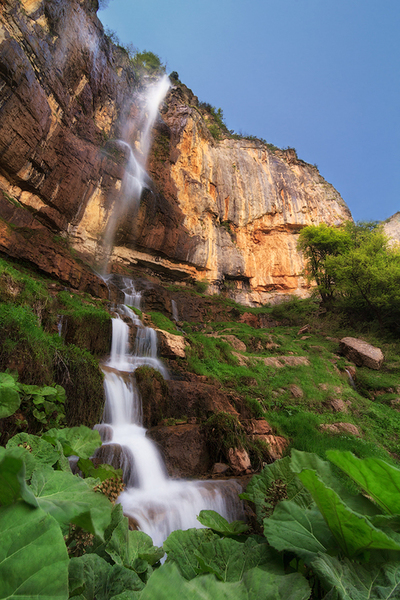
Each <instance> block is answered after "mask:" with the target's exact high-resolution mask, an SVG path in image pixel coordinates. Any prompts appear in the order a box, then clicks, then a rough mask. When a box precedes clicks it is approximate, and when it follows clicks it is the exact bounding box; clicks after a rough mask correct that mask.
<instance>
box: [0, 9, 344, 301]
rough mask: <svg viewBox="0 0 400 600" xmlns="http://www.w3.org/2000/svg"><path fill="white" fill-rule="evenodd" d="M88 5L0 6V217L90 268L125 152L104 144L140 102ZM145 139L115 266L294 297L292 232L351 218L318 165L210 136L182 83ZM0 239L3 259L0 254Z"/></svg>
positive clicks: (138, 89) (258, 296) (130, 75)
mask: <svg viewBox="0 0 400 600" xmlns="http://www.w3.org/2000/svg"><path fill="white" fill-rule="evenodd" d="M93 4H94V3H93V2H91V0H81V1H79V0H70V1H69V2H66V1H65V0H21V2H20V3H18V2H15V1H14V0H5V2H3V5H2V6H1V7H0V11H1V12H0V19H1V20H0V23H1V25H0V27H1V28H0V85H1V90H0V94H1V104H0V186H1V188H2V189H3V190H4V191H5V192H6V196H5V197H4V198H2V200H1V203H0V215H1V216H2V217H3V219H4V218H5V220H6V221H7V222H8V223H9V224H10V223H11V224H12V225H13V226H14V232H15V227H17V228H18V227H25V228H26V227H29V228H31V229H32V228H35V227H36V228H37V229H41V230H42V235H41V239H42V240H43V244H45V241H44V240H45V237H46V236H45V234H44V232H45V231H50V232H51V233H61V235H68V236H69V239H70V242H71V243H72V245H73V246H74V247H75V249H76V250H78V251H79V252H80V253H81V254H82V255H83V256H84V257H85V258H86V259H87V260H89V261H90V262H91V263H92V264H96V261H98V260H101V259H102V255H103V236H104V232H105V230H106V226H107V222H108V221H109V219H110V216H111V214H112V211H113V208H114V207H115V206H116V205H117V204H118V202H120V201H121V198H120V188H121V180H122V177H123V172H124V166H125V164H126V156H125V155H124V153H123V152H121V149H120V148H118V147H117V146H116V145H115V142H114V141H113V140H115V139H118V138H119V137H121V135H122V133H121V131H122V129H123V127H124V125H125V124H126V123H127V122H128V123H129V122H131V123H134V121H135V117H137V115H138V114H139V112H140V105H141V102H142V99H143V95H142V84H141V83H140V82H138V80H137V77H136V75H135V72H134V71H133V68H132V66H131V64H130V61H129V57H128V56H127V55H126V53H124V52H123V51H122V50H118V49H115V48H113V47H112V45H111V44H110V43H109V41H108V40H107V39H106V38H105V37H104V34H103V30H102V26H101V24H100V22H99V21H98V19H97V17H96V13H95V7H94V8H93ZM154 133H155V140H154V144H153V148H152V153H151V157H150V161H149V165H148V171H149V174H150V175H151V178H152V183H150V184H149V186H148V187H149V189H147V190H145V191H144V193H143V194H142V197H141V202H140V206H139V209H138V210H134V208H133V207H131V208H128V209H127V211H125V213H123V214H122V215H121V219H120V223H119V226H118V228H117V232H116V240H115V248H114V251H113V259H114V262H115V263H121V264H122V265H124V266H127V267H132V266H133V267H135V266H139V267H142V268H143V267H145V268H147V269H150V270H151V271H153V272H156V273H159V274H161V275H163V276H165V277H168V278H169V279H171V280H174V279H183V280H184V279H192V280H193V279H207V280H208V281H210V282H211V284H212V286H211V288H210V289H211V290H214V291H216V290H218V289H221V287H222V286H225V288H226V289H229V290H230V291H231V293H232V295H234V296H235V297H236V298H237V299H238V300H241V301H245V302H263V301H265V300H268V299H270V298H271V297H273V296H274V295H275V294H277V293H297V294H302V293H304V292H305V288H303V281H302V279H301V276H300V273H301V271H302V268H303V264H302V260H301V257H300V256H299V254H298V253H297V251H296V241H297V234H298V232H299V230H300V229H301V227H303V226H304V225H308V224H311V223H315V224H317V223H320V222H325V223H328V224H336V223H339V222H341V221H342V220H344V219H349V218H351V215H350V212H349V211H348V209H347V207H346V205H345V204H344V202H343V200H342V199H341V197H340V195H339V194H338V193H337V192H336V191H335V190H334V188H333V187H332V186H331V185H329V184H328V183H326V182H325V181H324V179H323V178H322V177H321V176H320V175H319V173H318V171H317V169H316V168H315V167H313V166H311V165H308V164H306V163H304V162H302V161H300V160H298V159H297V157H296V155H295V153H294V152H293V151H281V152H276V153H273V152H272V151H270V150H269V149H268V148H267V147H266V146H265V145H264V144H262V143H261V142H257V141H248V140H244V139H242V140H234V139H222V140H220V141H216V140H214V138H213V137H212V136H211V134H210V132H209V130H208V128H207V117H206V116H205V114H204V111H201V110H200V109H199V107H198V103H197V99H196V98H195V97H194V96H193V94H191V92H190V91H189V90H187V89H186V88H185V87H184V86H181V85H178V86H176V87H173V88H172V90H171V91H170V93H169V95H168V97H167V99H166V102H165V103H164V106H163V108H162V119H161V120H159V122H158V123H157V126H156V128H155V132H154ZM12 200H14V201H15V200H16V201H17V205H15V202H14V203H13V205H12V207H10V201H11V202H12ZM6 213H7V215H8V216H7V217H5V215H6ZM11 213H12V216H10V215H11ZM28 221H29V223H28ZM3 229H5V231H10V229H9V228H7V227H5V228H3ZM7 235H10V234H7V233H3V234H2V235H0V250H1V249H2V250H3V251H4V252H7V253H9V251H10V250H9V249H10V242H9V241H7ZM13 248H14V254H15V255H18V252H17V251H16V250H15V248H16V246H15V243H13ZM29 260H31V261H32V262H35V260H36V259H35V258H34V257H30V258H29ZM41 268H43V267H41Z"/></svg>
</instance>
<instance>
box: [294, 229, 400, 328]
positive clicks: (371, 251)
mask: <svg viewBox="0 0 400 600" xmlns="http://www.w3.org/2000/svg"><path fill="white" fill-rule="evenodd" d="M298 247H299V249H300V250H301V251H302V252H303V254H304V256H305V258H306V260H307V268H308V276H309V278H310V279H313V280H315V282H316V284H317V287H318V291H319V293H320V295H321V298H322V300H323V301H324V302H325V303H329V304H331V305H332V304H334V306H335V307H336V308H337V309H339V310H341V311H345V312H347V313H349V314H351V315H354V316H357V318H360V317H361V318H364V319H369V320H373V319H377V320H378V322H379V324H380V326H381V327H383V326H386V327H390V328H394V329H397V327H398V322H399V316H400V250H399V248H397V247H391V246H389V245H388V239H387V237H386V236H385V234H384V233H383V231H382V229H381V228H380V227H378V226H376V224H375V223H359V224H357V225H355V224H354V223H352V222H347V223H345V224H344V225H342V226H341V227H339V228H334V227H327V226H326V225H324V224H322V225H319V226H309V227H305V228H304V229H303V230H302V231H301V232H300V237H299V244H298Z"/></svg>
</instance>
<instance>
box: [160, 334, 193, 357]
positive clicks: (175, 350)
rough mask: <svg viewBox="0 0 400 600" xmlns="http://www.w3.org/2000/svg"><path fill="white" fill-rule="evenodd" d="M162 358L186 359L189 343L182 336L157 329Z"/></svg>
mask: <svg viewBox="0 0 400 600" xmlns="http://www.w3.org/2000/svg"><path fill="white" fill-rule="evenodd" d="M156 332H157V339H158V349H159V352H160V356H163V357H165V358H185V356H186V354H185V349H186V347H187V345H188V344H187V342H186V340H185V338H184V337H183V336H182V335H174V334H173V333H169V332H168V331H163V330H161V329H156Z"/></svg>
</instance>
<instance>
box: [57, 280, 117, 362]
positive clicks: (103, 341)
mask: <svg viewBox="0 0 400 600" xmlns="http://www.w3.org/2000/svg"><path fill="white" fill-rule="evenodd" d="M57 301H58V302H59V304H60V305H61V307H60V310H59V312H60V313H61V314H62V315H63V321H62V336H63V339H64V340H65V342H66V343H67V344H74V345H76V346H78V347H79V348H84V349H86V350H89V352H91V353H92V354H94V355H95V356H104V355H105V354H107V353H108V352H109V351H110V346H111V330H112V325H111V316H110V314H109V313H108V312H107V311H106V310H104V308H103V306H102V305H101V303H100V302H98V301H97V302H96V301H94V300H93V299H92V298H90V297H89V298H83V297H82V296H80V295H78V294H73V293H70V292H66V291H63V292H59V294H58V295H57Z"/></svg>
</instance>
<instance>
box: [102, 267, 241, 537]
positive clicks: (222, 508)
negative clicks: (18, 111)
mask: <svg viewBox="0 0 400 600" xmlns="http://www.w3.org/2000/svg"><path fill="white" fill-rule="evenodd" d="M122 282H123V286H124V289H123V291H124V294H125V304H122V305H119V306H118V307H117V315H116V317H115V318H114V319H113V331H112V349H111V355H110V358H109V359H108V361H107V362H106V363H105V365H104V367H103V370H104V375H105V381H104V386H105V392H106V405H105V409H104V420H103V423H104V424H107V427H104V426H97V427H98V429H99V431H100V433H101V434H102V436H103V437H104V438H105V437H106V438H107V439H106V441H104V442H103V446H104V445H105V446H107V445H109V446H112V445H116V444H117V445H119V446H121V447H122V454H123V461H122V464H121V467H122V468H123V471H124V480H125V483H126V484H127V488H126V490H125V491H124V492H123V493H122V494H121V495H120V497H119V502H120V503H121V504H122V506H123V509H124V513H125V514H126V515H128V516H129V517H131V518H132V519H133V522H134V523H135V524H136V525H137V526H138V528H139V529H141V530H142V531H144V532H145V533H147V534H149V535H150V536H151V537H152V539H153V542H154V544H156V545H161V544H162V543H163V541H164V540H165V539H166V538H167V537H168V535H169V534H170V533H171V532H172V531H174V530H175V529H188V528H190V527H200V524H199V522H198V521H197V519H196V517H197V515H198V514H199V512H200V510H202V509H212V510H215V511H217V512H219V513H220V514H221V515H222V516H224V517H225V518H226V519H227V520H228V521H232V520H234V519H237V518H240V516H241V514H240V509H241V504H240V502H239V500H238V498H237V493H238V492H239V491H240V486H239V484H237V483H236V482H234V481H185V480H172V479H170V478H169V477H168V475H167V473H166V469H165V466H164V463H163V460H162V458H161V456H160V454H159V452H158V450H157V447H156V445H155V444H154V442H152V441H151V440H150V439H149V438H147V437H146V430H145V429H144V427H143V426H142V406H141V398H140V394H139V392H138V390H137V388H136V385H135V380H134V375H132V373H134V371H135V369H137V368H138V367H140V366H142V365H148V366H151V367H153V368H154V369H157V370H158V371H159V372H160V373H161V374H162V375H163V376H164V377H168V374H167V372H166V369H165V367H164V365H163V364H162V362H161V361H160V360H159V359H158V358H157V343H156V342H157V338H156V332H155V331H154V330H153V329H151V328H149V327H145V326H144V325H143V324H142V322H141V321H140V319H139V318H138V317H137V315H136V314H135V312H134V311H133V310H132V309H131V308H129V306H135V307H137V308H139V307H140V294H138V293H137V292H136V291H135V288H134V284H133V282H132V281H131V280H128V279H126V278H123V279H122ZM128 305H129V306H128ZM127 320H130V321H131V323H132V325H133V326H134V327H135V328H136V329H137V334H136V339H135V341H134V344H130V342H129V330H130V327H129V324H128V323H127V322H126V321H127ZM110 430H111V431H110ZM105 433H107V435H105Z"/></svg>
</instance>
